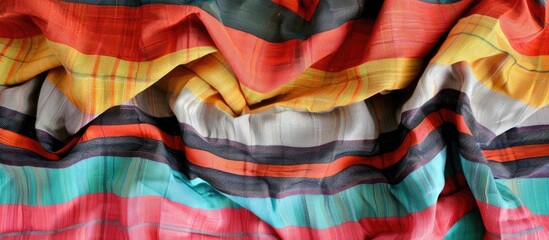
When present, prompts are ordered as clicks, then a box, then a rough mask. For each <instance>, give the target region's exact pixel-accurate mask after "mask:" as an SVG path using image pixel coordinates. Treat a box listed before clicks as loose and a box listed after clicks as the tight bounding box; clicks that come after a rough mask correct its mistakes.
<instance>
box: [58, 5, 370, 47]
mask: <svg viewBox="0 0 549 240" xmlns="http://www.w3.org/2000/svg"><path fill="white" fill-rule="evenodd" d="M64 1H65V2H74V3H84V4H93V5H117V6H128V7H139V6H142V5H146V4H174V5H193V6H196V7H199V8H200V9H202V10H204V11H206V12H207V13H209V14H210V15H211V16H213V17H214V18H216V19H217V20H218V21H219V22H221V23H222V24H223V25H225V26H228V27H231V28H234V29H238V30H241V31H244V32H247V33H250V34H253V35H255V36H257V37H259V38H262V39H264V40H266V41H268V42H284V41H288V40H292V39H301V40H305V39H307V38H309V37H311V36H313V35H314V34H317V33H321V32H325V31H328V30H332V29H334V28H337V27H339V26H341V25H342V24H344V23H346V22H348V21H350V20H353V19H357V18H359V17H361V16H362V15H363V8H364V6H363V4H364V3H362V2H361V1H354V0H338V1H334V0H321V1H319V3H318V5H317V7H316V10H315V12H314V14H313V16H312V18H311V20H310V21H306V20H305V19H303V18H301V17H300V16H299V15H297V14H296V13H294V12H292V11H290V10H288V9H286V8H285V7H283V6H281V5H278V4H276V3H274V2H272V1H270V0H253V1H250V0H217V1H211V0H197V1H191V0H152V1H143V0H119V1H112V0H64ZM373 7H375V6H373Z"/></svg>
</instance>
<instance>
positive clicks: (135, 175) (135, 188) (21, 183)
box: [0, 156, 238, 210]
mask: <svg viewBox="0 0 549 240" xmlns="http://www.w3.org/2000/svg"><path fill="white" fill-rule="evenodd" d="M0 189H2V192H3V193H9V194H1V195H0V204H24V205H51V204H60V203H65V202H68V201H70V200H72V199H74V198H76V197H78V196H82V195H85V194H93V193H115V194H117V195H119V196H122V197H137V196H161V197H165V198H167V199H169V200H172V201H174V202H178V203H181V204H183V205H187V206H192V207H195V208H201V209H208V210H215V209H220V208H235V207H238V206H237V205H235V204H234V203H232V202H231V201H230V200H228V199H227V198H226V197H224V196H223V195H220V194H219V193H217V192H216V191H215V190H214V189H213V188H212V187H211V186H209V185H207V184H203V183H193V182H191V181H189V180H188V179H187V178H186V177H185V176H184V175H183V174H181V173H179V172H176V171H173V170H172V169H171V168H170V167H169V166H168V165H166V164H163V163H159V162H154V161H149V160H146V159H141V158H131V157H127V158H126V157H111V156H99V157H92V158H89V159H86V160H83V161H80V162H78V163H76V164H74V165H72V166H70V167H67V168H62V169H50V168H39V167H31V166H24V167H19V166H10V165H0Z"/></svg>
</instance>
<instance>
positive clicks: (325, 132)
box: [170, 89, 378, 147]
mask: <svg viewBox="0 0 549 240" xmlns="http://www.w3.org/2000/svg"><path fill="white" fill-rule="evenodd" d="M170 106H172V110H173V112H174V113H175V115H176V116H177V118H178V120H179V122H181V123H185V124H188V125H190V126H192V127H193V128H194V129H195V130H196V131H197V132H198V133H199V134H200V135H202V136H203V137H209V138H217V139H228V140H231V141H236V142H240V143H242V144H245V145H248V146H253V145H262V146H273V145H275V146H291V147H313V146H318V145H322V144H326V143H329V142H332V141H336V140H364V139H375V138H377V136H378V129H377V128H376V121H375V120H374V118H373V114H372V113H371V112H370V110H369V109H368V107H367V106H366V104H365V103H364V102H359V103H355V104H352V105H349V106H345V107H339V108H335V109H333V110H331V111H328V112H322V113H310V112H305V111H296V110H292V109H285V108H280V107H274V108H271V109H268V110H266V111H263V112H260V113H253V114H244V115H241V116H238V117H236V118H233V117H232V116H230V115H228V114H226V113H225V112H223V111H222V110H220V109H218V108H217V107H215V106H214V105H210V104H205V103H203V102H201V101H200V100H198V99H197V98H196V97H195V96H194V94H193V93H191V92H190V91H188V90H186V89H183V90H182V91H181V92H180V93H179V94H178V95H174V96H173V97H172V98H171V99H170Z"/></svg>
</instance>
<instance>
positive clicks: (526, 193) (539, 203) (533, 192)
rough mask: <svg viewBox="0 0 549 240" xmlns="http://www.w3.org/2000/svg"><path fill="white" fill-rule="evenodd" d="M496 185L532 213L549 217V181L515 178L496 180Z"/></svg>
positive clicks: (544, 179) (545, 179)
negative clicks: (501, 187)
mask: <svg viewBox="0 0 549 240" xmlns="http://www.w3.org/2000/svg"><path fill="white" fill-rule="evenodd" d="M495 181H496V183H497V184H499V185H501V186H505V188H506V189H509V190H510V191H511V193H512V194H513V196H515V197H516V198H517V199H518V200H519V201H520V202H521V203H522V204H523V205H524V206H526V207H527V208H528V209H530V211H532V213H534V214H538V215H548V216H549V204H548V203H549V194H548V193H549V179H547V178H515V179H496V180H495Z"/></svg>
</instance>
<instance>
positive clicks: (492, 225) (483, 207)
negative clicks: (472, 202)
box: [477, 200, 549, 239]
mask: <svg viewBox="0 0 549 240" xmlns="http://www.w3.org/2000/svg"><path fill="white" fill-rule="evenodd" d="M477 205H478V208H479V210H480V214H481V216H482V220H483V223H484V227H485V228H486V231H487V232H488V234H487V235H486V236H487V237H489V238H499V239H501V237H503V238H506V237H507V238H509V239H512V238H517V237H520V239H549V232H548V229H549V216H542V215H534V214H533V213H532V212H531V211H530V210H529V209H528V208H527V207H525V206H520V207H518V208H502V207H497V206H493V205H490V204H487V203H484V202H482V201H479V200H477ZM536 235H537V236H538V237H540V238H535V236H536Z"/></svg>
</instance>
